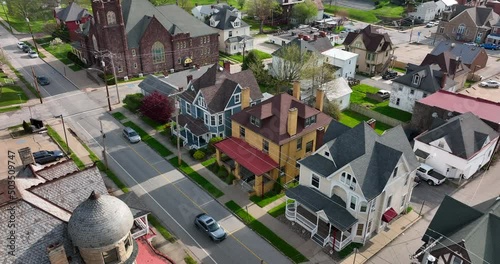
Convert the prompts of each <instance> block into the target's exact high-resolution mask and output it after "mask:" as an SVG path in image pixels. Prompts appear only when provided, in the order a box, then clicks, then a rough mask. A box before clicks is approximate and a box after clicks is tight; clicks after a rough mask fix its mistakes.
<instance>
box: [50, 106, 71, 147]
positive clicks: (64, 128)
mask: <svg viewBox="0 0 500 264" xmlns="http://www.w3.org/2000/svg"><path fill="white" fill-rule="evenodd" d="M54 117H55V118H61V122H62V125H63V130H64V139H65V140H66V148H67V149H66V152H67V154H66V155H69V154H71V150H70V149H69V143H68V136H67V134H66V125H65V124H64V117H63V115H62V114H61V115H58V116H54Z"/></svg>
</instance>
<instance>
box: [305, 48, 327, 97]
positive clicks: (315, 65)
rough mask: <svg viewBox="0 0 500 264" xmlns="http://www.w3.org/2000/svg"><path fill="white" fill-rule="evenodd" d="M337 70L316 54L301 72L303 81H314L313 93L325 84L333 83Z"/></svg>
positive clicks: (312, 55)
mask: <svg viewBox="0 0 500 264" xmlns="http://www.w3.org/2000/svg"><path fill="white" fill-rule="evenodd" d="M334 73H335V69H334V68H333V66H332V65H330V64H328V63H325V62H323V59H322V58H320V57H319V56H318V55H317V54H316V53H313V54H311V57H310V58H309V60H308V61H307V62H306V64H305V65H304V67H303V70H302V72H301V77H302V78H303V79H309V80H311V81H312V88H313V93H314V90H315V89H316V88H318V87H321V86H322V85H323V84H325V83H327V82H329V81H332V80H333V79H334V78H335V77H334Z"/></svg>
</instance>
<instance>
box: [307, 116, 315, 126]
mask: <svg viewBox="0 0 500 264" xmlns="http://www.w3.org/2000/svg"><path fill="white" fill-rule="evenodd" d="M314 123H316V116H315V115H313V116H311V117H308V118H306V124H305V126H306V127H307V126H310V125H312V124H314Z"/></svg>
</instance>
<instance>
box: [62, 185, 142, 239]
mask: <svg viewBox="0 0 500 264" xmlns="http://www.w3.org/2000/svg"><path fill="white" fill-rule="evenodd" d="M133 223H134V217H133V216H132V212H131V211H130V208H129V207H128V206H127V205H126V204H125V203H124V202H122V201H121V200H120V199H118V198H116V197H113V196H110V195H100V194H97V193H95V192H92V194H91V195H90V197H89V198H88V199H87V200H85V201H84V202H83V203H81V204H80V205H78V206H77V207H76V209H75V210H74V211H73V214H72V215H71V218H70V219H69V223H68V233H69V235H70V237H71V241H72V242H73V245H75V246H77V247H79V248H101V247H106V246H109V245H113V244H115V243H117V242H118V241H120V240H121V239H123V238H124V237H125V236H126V235H127V234H128V233H129V232H130V229H131V228H132V225H133Z"/></svg>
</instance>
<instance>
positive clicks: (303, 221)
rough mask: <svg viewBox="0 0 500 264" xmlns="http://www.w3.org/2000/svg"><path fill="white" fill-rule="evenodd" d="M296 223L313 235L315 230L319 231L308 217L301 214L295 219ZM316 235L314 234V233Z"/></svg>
mask: <svg viewBox="0 0 500 264" xmlns="http://www.w3.org/2000/svg"><path fill="white" fill-rule="evenodd" d="M295 222H297V223H298V224H299V225H301V226H302V227H304V228H305V229H307V231H309V232H311V233H313V230H314V229H316V231H317V226H316V224H314V223H313V222H311V221H309V219H307V218H306V217H304V216H302V215H301V214H299V213H297V216H296V217H295ZM313 234H314V233H313Z"/></svg>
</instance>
